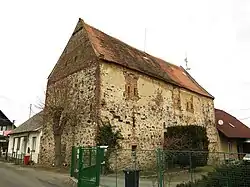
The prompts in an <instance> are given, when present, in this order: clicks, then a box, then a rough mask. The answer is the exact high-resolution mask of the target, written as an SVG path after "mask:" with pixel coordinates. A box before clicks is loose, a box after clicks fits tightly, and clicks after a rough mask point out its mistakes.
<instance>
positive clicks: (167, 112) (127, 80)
mask: <svg viewBox="0 0 250 187" xmlns="http://www.w3.org/2000/svg"><path fill="white" fill-rule="evenodd" d="M100 73H101V77H100V80H101V89H100V91H101V95H100V103H101V108H100V116H101V119H102V121H108V122H110V123H111V124H112V125H113V126H114V127H115V128H116V129H120V130H121V133H122V135H123V137H124V140H123V141H122V143H121V146H122V148H123V149H131V148H132V146H133V145H136V146H137V149H138V151H139V150H142V149H144V150H153V149H155V148H157V147H161V146H162V143H163V139H164V129H166V128H167V127H169V126H173V125H191V124H192V125H194V124H197V125H202V126H204V127H206V129H207V135H208V138H209V141H210V144H209V150H210V151H218V150H219V145H218V133H217V130H216V126H215V118H214V104H213V100H212V99H210V98H207V97H203V96H200V95H197V94H195V93H192V92H190V91H188V90H185V89H181V88H178V87H175V86H173V85H170V84H167V83H165V82H163V81H159V80H156V79H153V78H151V77H149V76H145V75H143V74H140V73H137V72H135V71H132V70H129V69H126V68H122V67H121V66H118V65H115V64H112V63H105V62H103V63H102V64H101V68H100ZM128 87H129V88H128ZM129 90H130V93H129V94H128V91H129ZM190 102H191V103H192V105H193V107H189V108H187V105H188V103H190ZM189 106H190V105H189ZM153 154H154V153H153ZM121 155H123V156H121V158H120V160H119V161H118V163H121V162H123V161H124V162H125V159H124V155H125V153H122V154H121ZM141 155H142V156H141V158H140V162H141V163H140V164H141V165H147V166H148V167H150V166H149V165H148V160H149V159H150V157H149V156H148V155H147V154H141ZM143 155H144V156H143ZM127 156H128V157H130V153H129V152H128V153H127ZM151 158H152V157H151ZM152 161H153V162H155V163H156V160H154V158H153V160H152Z"/></svg>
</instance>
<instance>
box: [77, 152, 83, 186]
mask: <svg viewBox="0 0 250 187" xmlns="http://www.w3.org/2000/svg"><path fill="white" fill-rule="evenodd" d="M83 151H84V150H83V147H79V167H78V185H77V186H78V187H82V172H83V171H82V170H83Z"/></svg>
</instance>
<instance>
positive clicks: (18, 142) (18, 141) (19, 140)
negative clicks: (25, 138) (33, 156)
mask: <svg viewBox="0 0 250 187" xmlns="http://www.w3.org/2000/svg"><path fill="white" fill-rule="evenodd" d="M20 144H21V138H17V147H16V149H17V150H19V149H20Z"/></svg>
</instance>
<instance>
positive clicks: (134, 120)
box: [132, 116, 135, 127]
mask: <svg viewBox="0 0 250 187" xmlns="http://www.w3.org/2000/svg"><path fill="white" fill-rule="evenodd" d="M132 119H133V127H135V117H134V116H133V118H132Z"/></svg>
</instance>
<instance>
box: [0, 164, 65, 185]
mask: <svg viewBox="0 0 250 187" xmlns="http://www.w3.org/2000/svg"><path fill="white" fill-rule="evenodd" d="M67 179H68V176H67V175H66V174H65V175H64V174H60V173H54V172H49V171H42V170H38V169H34V168H26V167H20V166H16V165H13V164H10V163H3V162H0V187H69V186H68V185H67V184H65V181H66V180H67Z"/></svg>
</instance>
